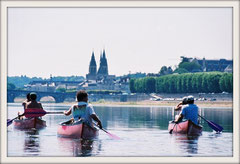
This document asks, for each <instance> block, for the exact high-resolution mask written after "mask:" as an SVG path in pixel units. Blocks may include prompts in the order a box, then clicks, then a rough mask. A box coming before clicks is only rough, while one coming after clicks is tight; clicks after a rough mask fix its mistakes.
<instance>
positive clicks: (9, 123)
mask: <svg viewBox="0 0 240 164" xmlns="http://www.w3.org/2000/svg"><path fill="white" fill-rule="evenodd" d="M21 116H24V113H23V114H21V115H19V116H17V117H15V118H13V119H7V126H9V125H11V124H12V123H13V120H16V119H17V118H18V117H21Z"/></svg>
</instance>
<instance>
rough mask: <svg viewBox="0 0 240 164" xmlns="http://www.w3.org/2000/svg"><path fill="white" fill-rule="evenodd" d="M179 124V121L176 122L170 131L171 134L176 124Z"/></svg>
mask: <svg viewBox="0 0 240 164" xmlns="http://www.w3.org/2000/svg"><path fill="white" fill-rule="evenodd" d="M176 125H177V123H175V124H174V126H173V128H172V129H171V130H170V131H169V133H170V134H172V132H173V129H174V128H175V126H176Z"/></svg>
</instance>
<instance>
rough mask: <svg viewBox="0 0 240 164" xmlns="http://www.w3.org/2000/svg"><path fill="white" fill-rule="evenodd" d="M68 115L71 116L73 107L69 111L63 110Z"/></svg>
mask: <svg viewBox="0 0 240 164" xmlns="http://www.w3.org/2000/svg"><path fill="white" fill-rule="evenodd" d="M63 113H64V114H65V115H66V116H69V115H70V114H71V113H72V107H70V108H69V109H68V110H67V111H64V112H63Z"/></svg>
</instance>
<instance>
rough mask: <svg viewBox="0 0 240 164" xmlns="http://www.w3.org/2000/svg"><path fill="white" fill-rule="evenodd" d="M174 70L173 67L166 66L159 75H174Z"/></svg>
mask: <svg viewBox="0 0 240 164" xmlns="http://www.w3.org/2000/svg"><path fill="white" fill-rule="evenodd" d="M172 73H173V70H172V68H171V67H166V66H162V68H161V69H160V71H159V74H160V75H161V76H162V75H168V74H172Z"/></svg>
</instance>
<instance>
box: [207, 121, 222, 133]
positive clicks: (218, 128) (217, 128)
mask: <svg viewBox="0 0 240 164" xmlns="http://www.w3.org/2000/svg"><path fill="white" fill-rule="evenodd" d="M207 123H208V125H209V126H210V127H211V128H212V129H213V130H215V131H216V132H222V130H223V127H221V126H220V125H218V124H216V123H214V122H212V121H207Z"/></svg>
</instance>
